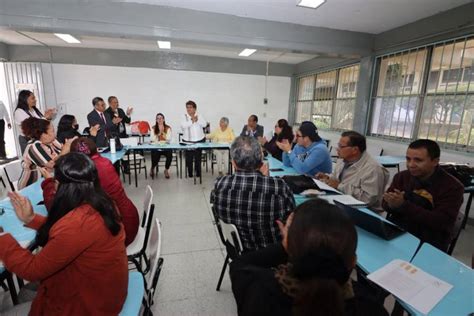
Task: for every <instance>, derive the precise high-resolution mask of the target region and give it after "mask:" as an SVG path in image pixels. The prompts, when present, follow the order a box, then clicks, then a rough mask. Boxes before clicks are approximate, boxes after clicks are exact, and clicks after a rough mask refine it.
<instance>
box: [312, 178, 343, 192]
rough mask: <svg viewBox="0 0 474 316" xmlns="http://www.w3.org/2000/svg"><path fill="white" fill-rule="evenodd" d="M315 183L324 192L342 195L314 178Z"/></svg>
mask: <svg viewBox="0 0 474 316" xmlns="http://www.w3.org/2000/svg"><path fill="white" fill-rule="evenodd" d="M313 181H314V183H316V185H317V186H318V188H319V189H320V190H323V191H331V192H335V193H338V194H339V193H341V192H339V191H338V190H336V189H334V188H333V187H331V186H329V185H327V184H326V183H324V182H322V181H319V180H317V179H314V178H313Z"/></svg>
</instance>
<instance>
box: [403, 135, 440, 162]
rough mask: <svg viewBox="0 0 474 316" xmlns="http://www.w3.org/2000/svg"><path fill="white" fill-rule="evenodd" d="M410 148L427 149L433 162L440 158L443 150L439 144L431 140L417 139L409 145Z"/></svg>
mask: <svg viewBox="0 0 474 316" xmlns="http://www.w3.org/2000/svg"><path fill="white" fill-rule="evenodd" d="M408 148H411V149H420V148H425V149H426V151H427V152H428V155H429V156H430V158H431V160H433V159H437V158H439V156H440V155H441V150H440V149H439V145H438V143H437V142H435V141H433V140H431V139H417V140H415V141H413V142H411V143H410V145H408Z"/></svg>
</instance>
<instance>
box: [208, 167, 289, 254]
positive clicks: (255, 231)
mask: <svg viewBox="0 0 474 316" xmlns="http://www.w3.org/2000/svg"><path fill="white" fill-rule="evenodd" d="M211 203H213V204H214V207H215V209H216V211H217V214H218V216H219V218H221V219H222V220H223V221H224V222H226V223H232V224H234V225H235V226H236V227H237V229H238V230H239V235H240V239H241V240H242V245H243V246H244V249H245V250H256V249H259V248H264V247H266V246H267V245H269V244H273V243H275V242H279V241H280V240H281V236H280V231H279V229H278V226H277V224H276V223H275V220H277V219H283V218H285V216H286V215H287V214H288V213H289V212H291V211H292V210H293V209H294V208H295V199H294V198H293V193H292V192H291V190H290V188H289V187H288V186H287V184H286V183H285V182H284V181H283V180H282V179H280V178H275V177H268V176H263V175H262V174H261V173H260V172H258V171H241V170H239V171H237V172H236V173H235V174H233V175H231V176H225V177H221V178H218V179H217V180H216V182H215V186H214V190H213V191H212V192H211Z"/></svg>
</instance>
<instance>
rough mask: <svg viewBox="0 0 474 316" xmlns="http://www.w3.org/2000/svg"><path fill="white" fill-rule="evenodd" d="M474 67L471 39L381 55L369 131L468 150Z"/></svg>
mask: <svg viewBox="0 0 474 316" xmlns="http://www.w3.org/2000/svg"><path fill="white" fill-rule="evenodd" d="M428 56H431V58H430V60H427V59H428ZM427 65H429V66H428V67H427ZM425 68H426V69H425ZM473 70H474V38H472V37H471V38H470V39H469V38H465V39H462V40H457V41H449V42H444V43H441V44H436V45H430V46H426V47H421V48H417V49H412V50H409V51H405V52H402V53H397V54H392V55H388V56H383V57H379V58H378V59H377V74H378V81H377V83H376V89H375V90H374V91H375V93H374V94H375V95H374V96H373V100H372V120H371V126H370V131H371V134H372V135H375V136H384V137H391V138H401V139H407V140H411V139H416V138H429V139H432V140H435V141H437V142H438V143H440V144H441V145H443V147H451V148H455V149H461V150H467V151H472V150H473V149H474V125H473V123H474V71H473Z"/></svg>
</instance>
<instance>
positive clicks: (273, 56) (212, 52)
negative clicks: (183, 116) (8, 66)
mask: <svg viewBox="0 0 474 316" xmlns="http://www.w3.org/2000/svg"><path fill="white" fill-rule="evenodd" d="M76 37H77V38H78V39H79V40H80V41H81V44H79V45H76V44H68V43H66V42H64V41H62V40H61V39H59V38H57V37H56V36H54V34H52V33H40V32H25V31H22V32H19V31H12V30H6V29H0V42H4V43H7V44H12V45H34V46H41V45H42V44H45V45H47V46H53V47H54V46H57V47H80V48H98V49H119V50H132V51H160V52H164V53H168V52H172V53H182V54H192V55H202V56H212V57H224V58H235V59H245V60H254V61H270V62H275V63H283V64H298V63H301V62H304V61H306V60H309V59H312V58H315V57H317V56H318V55H316V54H301V53H294V52H288V51H286V52H285V51H275V50H270V49H267V50H258V51H257V52H256V53H254V54H253V55H251V56H249V57H240V56H238V54H239V53H240V52H241V51H242V49H244V48H245V47H239V46H234V47H232V46H222V45H209V44H197V43H192V42H186V41H172V44H171V45H172V49H171V50H163V49H159V48H158V45H157V42H156V41H154V40H144V39H128V38H114V37H97V36H76Z"/></svg>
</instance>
